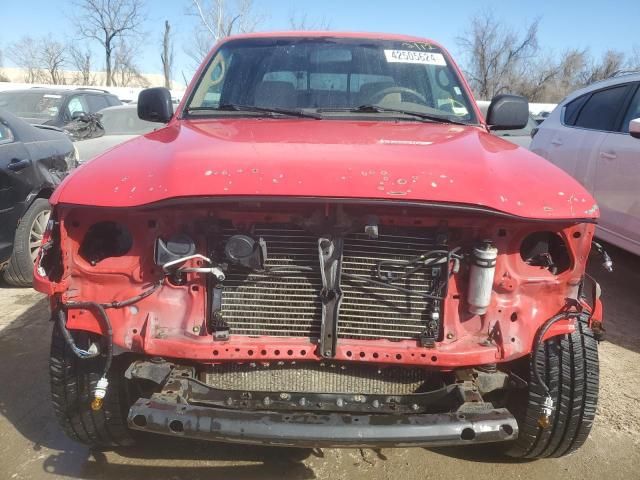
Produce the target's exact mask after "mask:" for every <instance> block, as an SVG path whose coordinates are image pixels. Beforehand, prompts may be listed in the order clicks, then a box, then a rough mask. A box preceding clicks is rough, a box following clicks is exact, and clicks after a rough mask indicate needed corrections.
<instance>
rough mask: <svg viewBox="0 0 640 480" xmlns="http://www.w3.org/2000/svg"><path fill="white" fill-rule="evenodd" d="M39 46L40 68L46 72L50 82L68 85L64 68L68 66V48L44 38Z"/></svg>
mask: <svg viewBox="0 0 640 480" xmlns="http://www.w3.org/2000/svg"><path fill="white" fill-rule="evenodd" d="M38 45H39V46H38V50H39V57H40V66H41V67H42V68H43V69H44V70H46V72H47V74H48V77H49V78H48V80H50V81H51V83H52V84H54V85H63V84H64V83H66V81H65V76H64V71H63V67H64V66H65V65H66V64H67V47H66V46H65V45H64V44H62V43H60V42H57V41H51V40H47V39H46V38H43V39H42V40H41V41H40V42H39V43H38Z"/></svg>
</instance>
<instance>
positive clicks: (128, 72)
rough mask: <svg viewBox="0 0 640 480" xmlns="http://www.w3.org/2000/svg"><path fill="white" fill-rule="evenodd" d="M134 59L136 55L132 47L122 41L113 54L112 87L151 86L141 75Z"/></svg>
mask: <svg viewBox="0 0 640 480" xmlns="http://www.w3.org/2000/svg"><path fill="white" fill-rule="evenodd" d="M134 58H135V54H134V50H133V48H132V46H131V45H130V44H128V43H127V42H125V41H124V40H120V41H119V42H118V44H117V45H116V46H115V49H114V53H113V71H112V74H111V85H113V86H119V87H128V86H133V85H135V86H140V87H148V86H149V81H148V80H147V79H146V78H144V77H143V76H142V74H141V73H140V69H139V68H138V66H137V65H136V64H135V60H134Z"/></svg>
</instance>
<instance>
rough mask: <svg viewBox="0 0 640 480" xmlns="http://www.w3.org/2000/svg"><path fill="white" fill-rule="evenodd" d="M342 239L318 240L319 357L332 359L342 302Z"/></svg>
mask: <svg viewBox="0 0 640 480" xmlns="http://www.w3.org/2000/svg"><path fill="white" fill-rule="evenodd" d="M343 249H344V239H343V238H342V237H334V238H325V237H321V238H319V239H318V256H319V260H320V274H321V276H322V291H321V292H320V301H321V302H322V324H321V327H320V355H321V356H323V357H325V358H332V357H333V356H334V355H335V352H336V341H337V333H338V315H339V311H340V303H341V302H342V290H341V289H340V275H341V272H342V251H343Z"/></svg>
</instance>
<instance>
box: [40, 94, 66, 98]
mask: <svg viewBox="0 0 640 480" xmlns="http://www.w3.org/2000/svg"><path fill="white" fill-rule="evenodd" d="M43 97H44V98H62V95H54V94H53V93H45V94H44V95H43Z"/></svg>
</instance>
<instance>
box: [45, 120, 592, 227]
mask: <svg viewBox="0 0 640 480" xmlns="http://www.w3.org/2000/svg"><path fill="white" fill-rule="evenodd" d="M88 186H90V188H87V187H88ZM194 196H227V197H228V196H254V197H255V196H259V197H263V196H276V197H277V196H289V197H292V196H293V197H327V198H362V199H375V200H380V199H388V200H404V201H418V202H435V203H447V204H456V205H460V204H463V205H474V206H480V207H484V208H487V209H491V210H497V211H501V212H504V213H507V214H511V215H516V216H519V217H524V218H536V219H540V218H547V219H561V218H562V219H577V218H596V217H597V216H598V207H597V205H596V204H595V202H594V200H593V198H592V197H591V196H590V195H589V194H588V193H587V192H586V191H585V190H584V188H583V187H582V186H581V185H580V184H579V183H578V182H576V181H575V180H574V179H572V178H571V177H569V176H568V175H567V174H566V173H564V172H563V171H561V170H560V169H558V168H557V167H555V166H554V165H552V164H551V163H549V162H547V161H546V160H544V159H542V158H541V157H538V156H537V155H535V154H533V153H531V152H528V151H527V150H525V149H523V148H520V147H518V146H516V145H514V144H511V143H509V142H506V141H504V140H502V139H500V138H497V137H495V136H493V135H490V134H489V133H487V132H486V131H484V130H482V129H481V128H480V127H473V126H469V127H466V126H458V125H451V124H436V123H423V122H408V121H404V122H396V121H379V122H372V121H345V120H312V119H269V118H258V119H247V118H240V119H238V118H236V119H223V120H211V119H202V120H191V121H186V120H178V121H175V120H174V121H173V122H172V123H171V124H170V125H169V126H167V127H166V128H163V129H160V130H157V131H155V132H152V133H149V134H147V135H145V136H142V137H139V138H136V139H134V140H132V141H129V142H127V143H125V144H123V145H121V146H119V147H117V148H114V149H112V150H109V151H108V152H106V153H104V154H103V155H100V156H98V157H96V158H95V159H94V160H93V161H91V162H89V163H87V164H85V165H82V166H81V167H80V168H78V169H77V170H76V171H75V173H73V174H72V175H71V176H70V177H69V178H67V179H66V180H65V182H64V183H63V185H62V186H61V188H59V189H58V190H57V191H56V192H55V193H54V196H53V197H52V199H51V201H52V203H54V204H55V203H68V204H76V205H94V206H105V207H106V206H110V207H133V206H139V205H145V204H150V203H154V202H158V201H162V200H166V199H170V198H181V197H182V198H184V197H194Z"/></svg>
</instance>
